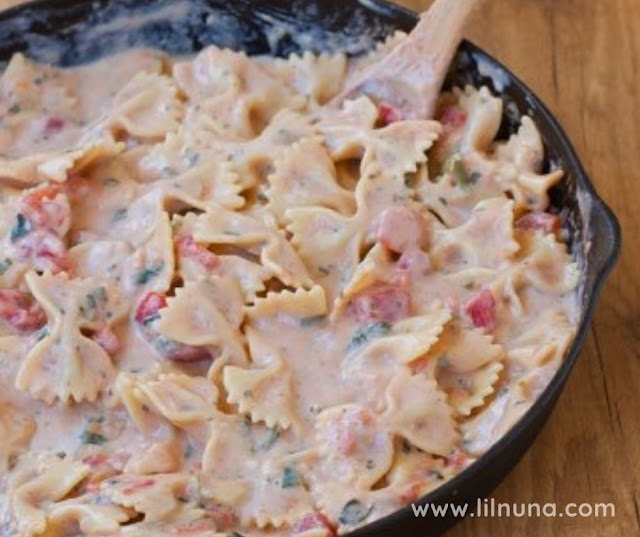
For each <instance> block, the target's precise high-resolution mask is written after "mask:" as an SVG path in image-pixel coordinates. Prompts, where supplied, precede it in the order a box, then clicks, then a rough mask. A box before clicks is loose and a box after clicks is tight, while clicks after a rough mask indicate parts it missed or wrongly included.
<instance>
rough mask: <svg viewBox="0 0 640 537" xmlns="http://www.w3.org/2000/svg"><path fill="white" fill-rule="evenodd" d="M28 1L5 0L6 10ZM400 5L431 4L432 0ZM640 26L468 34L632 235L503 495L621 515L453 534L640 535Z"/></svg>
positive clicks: (599, 8) (605, 6) (512, 24)
mask: <svg viewBox="0 0 640 537" xmlns="http://www.w3.org/2000/svg"><path fill="white" fill-rule="evenodd" d="M19 1H20V0H17V1H16V0H0V9H1V8H3V7H8V6H9V5H13V4H16V3H19ZM397 3H399V4H402V5H404V6H405V7H409V8H411V9H414V10H417V11H421V10H424V9H426V8H427V7H428V6H429V4H430V3H431V2H430V0H397ZM639 27H640V1H639V0H486V1H485V3H484V5H483V8H482V9H481V10H480V11H479V12H478V13H477V14H476V16H475V17H474V19H473V21H472V24H471V25H470V28H469V31H468V36H469V37H470V38H471V39H472V40H473V41H474V42H475V43H477V44H478V45H480V46H481V47H483V48H484V49H486V50H487V51H488V52H490V53H491V54H493V55H494V56H496V57H497V58H498V59H499V60H501V61H502V62H503V63H505V64H506V65H507V66H508V67H510V68H511V69H512V70H513V71H514V72H515V73H516V74H517V75H518V76H519V77H521V78H522V79H523V80H524V81H525V82H526V83H527V84H528V85H529V86H530V87H531V88H532V89H533V90H534V91H535V92H536V93H537V94H538V95H539V96H540V97H541V98H542V99H543V100H544V101H545V102H546V104H547V105H548V106H549V107H550V108H551V110H552V111H553V112H554V113H555V115H556V116H557V117H558V118H559V120H560V122H561V123H562V125H563V126H564V128H565V130H566V131H567V132H568V134H569V136H570V137H571V139H572V140H573V142H574V144H575V146H576V149H577V150H578V153H579V154H580V156H581V158H582V161H583V163H584V164H585V167H586V168H587V170H588V171H589V173H590V174H591V176H592V179H593V181H594V183H595V185H596V187H597V189H598V191H599V192H600V193H601V194H602V196H603V197H604V199H605V201H606V202H607V203H608V204H609V205H610V206H611V207H612V209H613V210H614V212H615V213H616V215H617V216H618V218H619V219H620V222H621V224H622V228H623V235H624V238H625V244H624V247H623V251H622V257H621V259H620V261H619V263H618V266H617V268H616V269H615V271H614V273H613V274H612V276H611V277H610V279H609V281H608V283H607V285H606V286H605V289H604V291H603V293H602V296H601V299H600V302H599V305H598V307H597V310H596V314H595V319H594V322H593V324H592V327H591V330H590V333H589V337H588V339H587V342H586V345H585V348H584V350H583V352H582V355H581V356H580V359H579V361H578V364H577V366H576V368H575V370H574V371H573V374H572V375H571V378H570V380H569V383H568V385H567V387H566V389H565V392H564V394H563V395H562V397H561V399H560V402H559V403H558V406H557V408H556V410H555V411H554V413H553V415H552V417H551V419H550V421H549V423H548V424H547V426H546V427H545V429H544V430H543V432H542V434H541V435H540V437H539V438H538V440H537V441H536V443H535V444H534V445H533V446H532V448H531V449H530V451H529V452H528V454H527V455H526V456H525V457H524V459H523V460H522V462H520V464H519V465H518V466H517V467H516V469H515V470H514V471H513V472H512V473H511V474H510V475H509V477H508V478H507V479H506V480H505V481H504V483H503V484H502V485H501V486H500V487H499V488H498V489H497V490H496V491H495V493H494V494H493V498H495V501H496V502H510V503H517V504H520V503H523V502H524V503H529V502H537V503H539V504H541V505H542V504H545V503H548V502H555V503H557V505H558V510H559V511H560V510H561V509H563V508H564V506H566V505H567V504H569V503H576V504H578V505H579V504H581V503H583V502H586V503H591V504H594V503H596V502H603V503H614V504H615V508H616V511H615V517H613V518H612V517H608V518H602V517H599V518H596V517H593V516H592V517H589V518H580V517H576V518H567V517H562V518H560V517H556V518H543V517H541V518H536V517H533V518H516V517H512V518H467V519H465V520H464V521H462V522H461V523H460V524H458V525H457V526H456V527H455V528H453V529H452V530H451V531H450V532H449V533H448V534H447V537H547V536H562V537H639V536H640V395H639V392H640V267H639V265H640V245H639V239H638V236H639V235H640V211H639V210H638V208H637V207H638V205H636V204H637V203H638V200H639V198H640V113H639V112H638V109H639V108H640V32H639V31H638V28H639ZM394 537H395V536H394ZM397 537H405V536H397ZM406 537H409V536H406ZM411 537H413V536H411Z"/></svg>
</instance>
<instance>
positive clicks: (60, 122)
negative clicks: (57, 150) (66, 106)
mask: <svg viewBox="0 0 640 537" xmlns="http://www.w3.org/2000/svg"><path fill="white" fill-rule="evenodd" d="M65 124H66V121H65V120H64V118H61V117H59V116H50V117H49V118H47V122H46V123H45V124H44V130H45V131H46V132H47V133H48V134H52V133H54V132H58V131H61V130H62V129H63V127H64V126H65Z"/></svg>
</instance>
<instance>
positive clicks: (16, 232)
mask: <svg viewBox="0 0 640 537" xmlns="http://www.w3.org/2000/svg"><path fill="white" fill-rule="evenodd" d="M32 228H33V226H32V224H31V221H30V220H27V218H26V217H25V216H24V215H23V214H22V213H18V214H17V215H16V223H15V224H14V225H13V228H12V229H11V235H10V239H11V242H17V241H19V240H20V239H21V238H22V237H26V236H27V235H28V234H29V233H31V230H32Z"/></svg>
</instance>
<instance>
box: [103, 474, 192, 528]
mask: <svg viewBox="0 0 640 537" xmlns="http://www.w3.org/2000/svg"><path fill="white" fill-rule="evenodd" d="M192 481H193V477H191V476H189V475H188V474H182V473H177V474H156V475H153V476H133V475H124V474H122V475H119V476H116V477H113V478H111V479H109V480H107V481H106V482H104V483H103V484H102V486H101V487H100V493H101V494H102V495H104V496H105V497H107V498H109V500H111V501H112V502H113V503H114V504H116V505H122V506H123V507H126V508H131V509H134V510H135V511H136V512H137V513H140V514H143V515H144V519H145V521H147V522H154V521H157V520H165V519H168V518H169V517H170V516H171V515H172V514H173V513H175V512H176V511H178V510H179V509H180V506H181V503H182V502H181V501H180V499H181V498H183V497H184V496H185V495H186V494H187V492H188V490H189V488H190V487H192V486H193V483H192Z"/></svg>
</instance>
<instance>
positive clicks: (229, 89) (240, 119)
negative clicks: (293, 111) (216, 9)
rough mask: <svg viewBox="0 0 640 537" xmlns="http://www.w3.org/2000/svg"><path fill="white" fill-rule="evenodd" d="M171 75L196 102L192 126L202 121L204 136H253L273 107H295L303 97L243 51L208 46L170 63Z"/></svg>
mask: <svg viewBox="0 0 640 537" xmlns="http://www.w3.org/2000/svg"><path fill="white" fill-rule="evenodd" d="M173 76H174V78H175V80H176V82H177V83H178V85H179V86H180V88H181V89H182V90H183V91H184V92H185V93H186V94H187V96H188V97H189V99H190V101H191V102H192V103H198V105H199V107H200V109H199V110H198V111H197V114H198V116H199V117H198V119H200V121H199V122H198V123H199V125H198V123H196V126H197V127H196V128H198V127H199V128H202V127H203V126H204V127H205V129H204V130H205V131H207V132H209V136H211V134H213V135H214V136H216V137H225V138H227V139H229V138H231V139H249V138H253V137H254V136H256V135H258V134H260V132H261V131H262V129H263V128H264V126H265V125H266V124H268V123H269V121H270V120H271V119H272V117H273V115H274V114H275V113H276V112H277V111H278V110H281V109H283V108H300V107H301V106H302V105H303V103H304V101H303V100H302V99H301V98H300V97H298V96H297V95H296V94H295V92H294V91H293V90H292V88H290V87H289V86H287V85H286V84H284V83H282V82H280V81H279V80H277V79H276V78H274V77H272V76H271V75H270V74H269V73H268V72H267V71H266V70H265V69H263V68H262V67H261V66H260V65H258V64H257V63H256V62H252V61H250V60H249V58H248V57H247V56H246V55H245V54H244V53H242V52H234V51H231V50H222V49H218V48H216V47H213V46H210V47H207V48H206V49H204V50H203V51H201V52H200V53H199V54H198V55H197V56H196V57H195V58H194V59H193V60H191V61H186V62H181V63H177V64H176V65H174V67H173ZM201 118H204V119H206V120H207V121H206V122H205V123H203V122H202V119H201ZM189 120H190V118H189V117H187V118H186V121H187V122H189Z"/></svg>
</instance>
